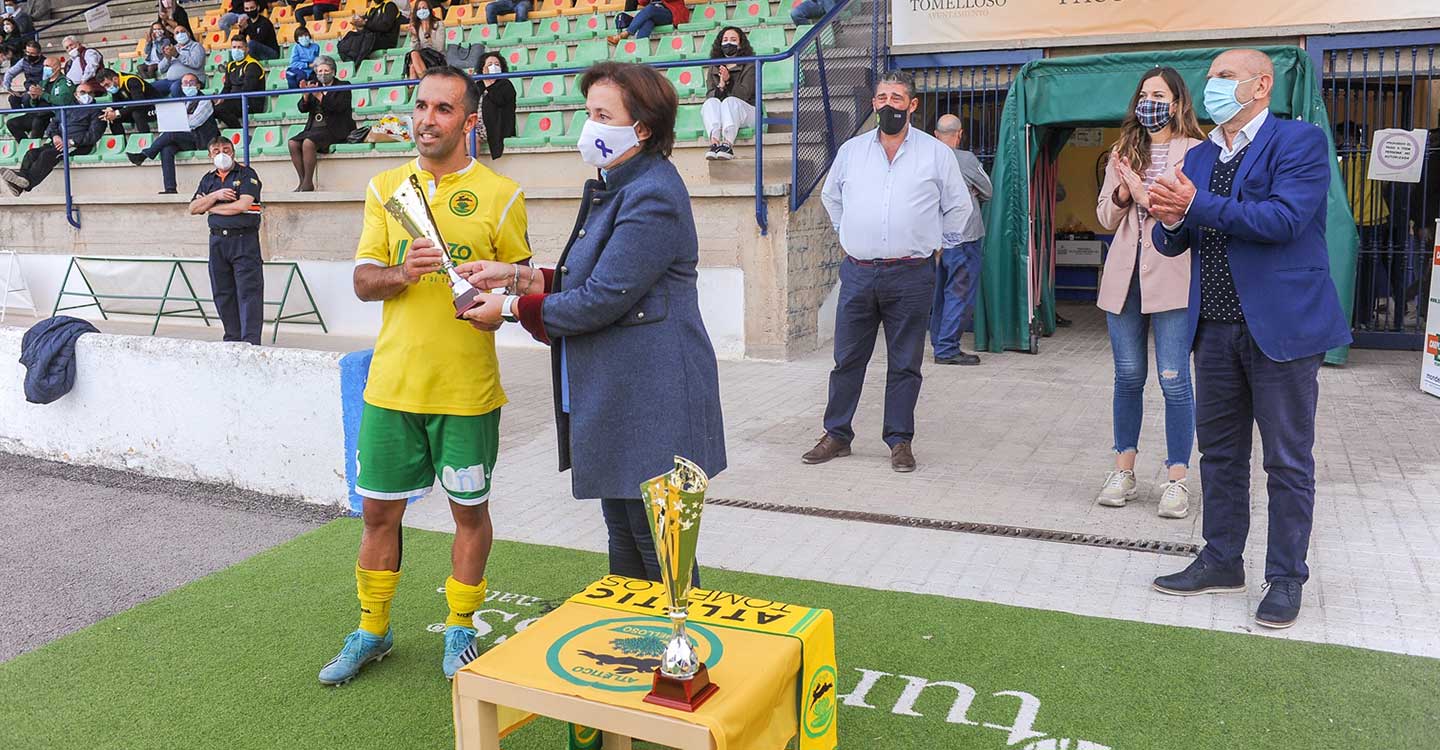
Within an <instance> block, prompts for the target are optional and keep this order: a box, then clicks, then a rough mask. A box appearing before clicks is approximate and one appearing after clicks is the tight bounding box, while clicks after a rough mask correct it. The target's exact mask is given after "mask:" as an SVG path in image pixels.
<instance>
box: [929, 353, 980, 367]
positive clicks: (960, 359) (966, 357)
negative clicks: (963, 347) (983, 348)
mask: <svg viewBox="0 0 1440 750" xmlns="http://www.w3.org/2000/svg"><path fill="white" fill-rule="evenodd" d="M935 364H937V365H978V364H980V358H979V357H977V356H975V355H974V354H966V353H965V352H959V353H958V354H956V355H955V356H953V357H936V358H935Z"/></svg>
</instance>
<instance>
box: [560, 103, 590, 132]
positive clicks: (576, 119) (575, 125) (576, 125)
mask: <svg viewBox="0 0 1440 750" xmlns="http://www.w3.org/2000/svg"><path fill="white" fill-rule="evenodd" d="M588 119H590V113H589V112H586V111H585V110H583V109H582V110H578V111H576V112H575V114H573V115H571V116H570V129H569V130H566V131H565V132H567V133H569V134H571V135H573V136H575V138H577V139H578V138H579V137H580V129H581V128H583V127H585V121H586V120H588Z"/></svg>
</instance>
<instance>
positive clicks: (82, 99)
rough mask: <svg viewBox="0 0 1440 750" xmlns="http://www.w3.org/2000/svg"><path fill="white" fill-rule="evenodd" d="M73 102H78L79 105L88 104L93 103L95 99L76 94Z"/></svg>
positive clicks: (86, 95) (87, 95)
mask: <svg viewBox="0 0 1440 750" xmlns="http://www.w3.org/2000/svg"><path fill="white" fill-rule="evenodd" d="M75 101H77V102H80V103H81V104H89V103H90V102H93V101H95V97H93V96H91V95H89V94H76V95H75Z"/></svg>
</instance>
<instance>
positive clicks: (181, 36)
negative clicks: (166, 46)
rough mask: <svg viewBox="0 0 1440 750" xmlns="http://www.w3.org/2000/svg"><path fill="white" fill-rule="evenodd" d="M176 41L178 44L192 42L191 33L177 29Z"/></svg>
mask: <svg viewBox="0 0 1440 750" xmlns="http://www.w3.org/2000/svg"><path fill="white" fill-rule="evenodd" d="M175 43H176V44H189V43H190V35H189V34H186V33H185V32H183V31H177V32H175Z"/></svg>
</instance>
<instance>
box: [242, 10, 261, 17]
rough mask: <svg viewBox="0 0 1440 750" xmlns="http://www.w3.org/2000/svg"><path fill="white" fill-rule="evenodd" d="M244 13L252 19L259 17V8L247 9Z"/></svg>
mask: <svg viewBox="0 0 1440 750" xmlns="http://www.w3.org/2000/svg"><path fill="white" fill-rule="evenodd" d="M245 15H247V16H250V17H251V18H252V19H253V18H259V17H260V11H259V10H247V11H245Z"/></svg>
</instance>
